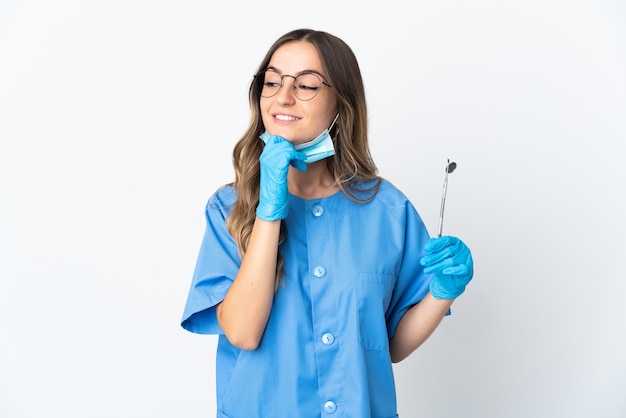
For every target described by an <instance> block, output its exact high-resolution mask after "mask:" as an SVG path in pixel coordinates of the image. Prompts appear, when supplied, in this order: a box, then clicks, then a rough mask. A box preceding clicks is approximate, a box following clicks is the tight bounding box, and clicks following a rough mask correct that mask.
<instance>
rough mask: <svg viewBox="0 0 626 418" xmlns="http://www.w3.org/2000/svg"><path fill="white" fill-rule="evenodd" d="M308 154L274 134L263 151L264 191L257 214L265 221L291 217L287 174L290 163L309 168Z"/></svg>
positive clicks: (261, 193)
mask: <svg viewBox="0 0 626 418" xmlns="http://www.w3.org/2000/svg"><path fill="white" fill-rule="evenodd" d="M305 159H306V155H305V154H304V153H303V152H298V151H296V149H295V148H294V147H293V145H292V144H291V142H289V141H287V140H286V139H284V138H281V137H279V136H271V137H270V138H269V139H268V140H267V143H266V144H265V148H263V152H262V153H261V157H260V163H261V191H260V195H259V205H258V206H257V208H256V215H257V216H258V217H259V218H260V219H263V220H264V221H276V220H278V219H285V218H286V217H287V196H288V195H287V173H288V172H289V165H290V164H291V165H293V166H294V167H296V168H297V169H298V170H300V171H304V170H306V163H305V162H304V160H305Z"/></svg>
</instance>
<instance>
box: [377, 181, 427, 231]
mask: <svg viewBox="0 0 626 418" xmlns="http://www.w3.org/2000/svg"><path fill="white" fill-rule="evenodd" d="M372 204H375V205H379V206H381V207H382V208H383V209H384V210H385V211H386V212H387V213H388V214H389V215H390V216H392V217H393V218H395V219H397V220H398V221H399V222H401V223H402V224H404V223H405V222H406V218H407V217H413V216H418V217H419V215H418V214H417V211H416V210H415V208H414V207H413V204H412V203H411V201H410V200H409V198H408V197H407V196H406V195H405V194H404V193H403V192H402V191H401V190H400V189H398V188H397V187H396V186H395V185H394V184H393V183H391V182H390V181H388V180H386V179H382V181H381V183H380V187H379V189H378V193H376V196H375V197H374V199H373V200H372Z"/></svg>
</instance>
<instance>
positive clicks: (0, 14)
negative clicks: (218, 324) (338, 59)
mask: <svg viewBox="0 0 626 418" xmlns="http://www.w3.org/2000/svg"><path fill="white" fill-rule="evenodd" d="M212 3H213V2H208V1H204V2H201V1H179V2H174V1H147V0H143V1H142V0H124V1H121V0H112V1H106V2H105V1H91V2H86V1H79V0H73V1H72V0H63V1H56V2H47V1H10V0H9V1H6V0H0V141H1V142H0V338H1V343H0V416H1V417H7V418H25V417H28V418H31V417H37V418H39V417H47V418H68V417H91V418H100V417H115V418H127V417H128V418H136V417H151V418H157V417H163V418H165V417H168V418H169V417H182V416H185V417H188V418H192V417H207V416H212V415H213V412H214V409H215V400H214V382H213V381H214V376H213V373H214V365H213V359H214V351H215V338H214V337H210V336H209V337H205V336H197V335H192V334H189V333H187V332H185V331H183V330H182V329H181V328H180V326H179V320H180V316H181V314H182V308H183V305H184V302H185V298H186V295H187V290H188V286H189V283H190V279H191V275H192V272H193V267H194V264H195V259H196V255H197V251H198V246H199V243H200V239H201V236H202V233H203V228H204V220H203V207H204V203H205V201H206V199H207V198H208V196H209V195H210V194H211V193H212V192H213V191H214V190H215V189H216V188H217V187H218V186H219V185H221V184H222V183H225V182H228V181H230V180H231V179H232V169H231V165H230V152H231V149H232V146H233V144H234V142H235V141H236V139H237V138H238V137H239V135H240V134H241V133H242V132H243V130H244V128H245V126H246V124H247V121H248V110H247V97H246V91H247V86H248V83H249V81H250V77H251V75H252V73H253V72H254V70H255V69H256V66H257V65H258V63H259V61H260V60H261V58H262V56H263V55H264V53H265V51H266V49H267V48H268V47H269V46H270V44H271V43H272V42H273V41H274V40H275V39H276V38H277V37H278V36H280V35H281V34H282V33H284V32H286V31H287V30H290V29H293V28H296V27H301V26H307V27H313V28H316V29H321V30H326V31H329V32H332V33H334V34H336V35H338V36H340V37H342V38H343V39H344V40H346V41H347V42H348V43H349V44H350V45H351V46H352V47H353V49H354V51H355V52H356V54H357V56H358V57H359V59H360V63H361V67H362V71H363V75H364V78H365V82H366V88H367V93H368V100H369V106H370V117H371V124H370V128H371V141H372V151H373V154H374V156H375V158H376V160H377V162H378V165H379V168H380V172H381V174H382V175H383V176H384V177H386V178H388V179H389V180H391V181H392V182H394V183H395V184H396V185H398V186H399V187H400V188H401V189H402V190H404V191H405V192H406V193H407V195H409V197H410V198H411V199H412V200H413V201H414V203H415V205H416V207H417V208H418V210H419V211H420V212H421V214H422V216H423V218H424V219H425V221H426V223H427V225H428V226H429V228H430V229H431V230H432V231H434V230H435V229H436V226H437V215H438V210H439V199H440V193H441V182H442V179H443V168H444V166H445V160H446V158H452V159H454V160H455V161H457V163H458V165H459V167H458V170H457V171H456V172H455V173H454V174H452V175H451V177H450V186H449V190H448V200H447V208H446V223H445V227H444V232H445V233H449V234H454V235H458V236H460V237H462V238H463V239H464V240H465V241H466V242H467V243H468V244H469V245H470V247H471V248H472V250H473V253H474V258H475V268H476V275H475V279H474V281H473V283H472V284H471V285H470V286H469V288H468V292H467V293H466V295H464V296H463V297H462V298H461V299H459V300H458V301H457V302H456V303H455V305H454V307H453V316H451V317H449V318H446V319H445V321H444V323H443V324H442V325H441V327H440V328H439V329H438V330H437V332H436V333H435V334H434V335H433V337H432V338H431V340H429V341H428V342H427V343H426V344H425V345H424V346H423V347H422V348H420V350H419V351H418V352H416V353H415V354H414V355H413V356H412V357H410V358H409V359H407V360H406V361H404V362H403V363H401V364H399V365H398V366H397V367H396V372H397V384H398V392H399V406H400V414H401V416H402V417H404V418H410V417H424V418H436V417H440V418H453V417H463V418H465V417H480V418H502V417H507V418H508V417H512V418H513V417H515V418H517V417H531V418H540V417H546V418H548V417H550V418H552V417H569V418H577V417H581V418H582V417H594V418H595V417H606V418H608V417H611V418H612V417H623V416H625V415H626V398H625V397H624V389H625V388H626V356H625V355H624V353H625V352H626V304H624V303H623V294H624V292H625V291H626V284H625V278H626V277H625V274H624V267H623V264H624V263H623V259H624V253H625V250H626V244H624V242H625V240H624V234H625V233H626V222H625V221H624V216H623V213H624V212H625V211H626V204H625V203H624V189H625V187H624V185H625V181H624V180H625V179H626V176H625V175H624V171H623V170H622V167H621V166H620V165H621V164H622V163H623V161H624V159H625V157H626V152H625V151H626V147H625V145H624V143H625V142H626V77H625V76H624V74H626V5H625V4H624V2H622V1H620V0H615V1H608V0H607V1H599V0H580V1H557V0H542V1H537V0H530V1H525V2H503V1H497V0H493V1H489V0H478V1H474V2H467V1H462V0H452V1H445V2H433V1H417V2H399V1H398V2H381V3H377V4H375V5H365V4H364V3H366V2H361V1H346V2H337V1H332V2H330V1H317V2H312V3H303V4H301V3H293V4H290V3H280V2H278V3H276V2H274V3H273V4H272V3H271V2H270V3H267V2H253V1H248V2H244V4H242V2H239V1H229V2H220V3H221V4H220V5H214V4H212ZM409 5H410V6H409Z"/></svg>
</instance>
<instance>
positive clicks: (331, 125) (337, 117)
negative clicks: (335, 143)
mask: <svg viewBox="0 0 626 418" xmlns="http://www.w3.org/2000/svg"><path fill="white" fill-rule="evenodd" d="M337 119H339V113H337V116H335V119H333V123H331V124H330V128H328V132H330V131H332V129H333V126H335V122H337Z"/></svg>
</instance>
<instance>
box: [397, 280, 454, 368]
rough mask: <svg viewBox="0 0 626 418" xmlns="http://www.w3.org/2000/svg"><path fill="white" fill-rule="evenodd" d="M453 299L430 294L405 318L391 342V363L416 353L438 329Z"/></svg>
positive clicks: (403, 317) (407, 313)
mask: <svg viewBox="0 0 626 418" xmlns="http://www.w3.org/2000/svg"><path fill="white" fill-rule="evenodd" d="M452 302H453V299H435V298H434V297H433V295H432V294H431V293H430V292H429V293H428V294H427V295H426V296H425V297H424V299H422V301H421V302H420V303H418V304H416V305H414V306H413V307H412V308H411V309H409V310H408V311H407V312H406V313H405V314H404V315H403V316H402V319H401V320H400V322H399V323H398V327H397V328H396V332H395V334H394V336H393V338H392V339H391V341H389V352H390V354H391V361H393V362H394V363H397V362H399V361H402V360H404V359H405V358H406V357H408V356H409V354H411V353H412V352H413V351H415V350H416V349H417V348H418V347H419V346H420V345H422V343H423V342H424V341H426V339H427V338H428V337H429V336H430V335H431V334H432V333H433V331H434V330H435V329H436V328H437V326H438V325H439V323H440V322H441V320H442V319H443V317H444V316H445V314H446V312H448V309H449V308H450V306H451V305H452Z"/></svg>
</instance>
